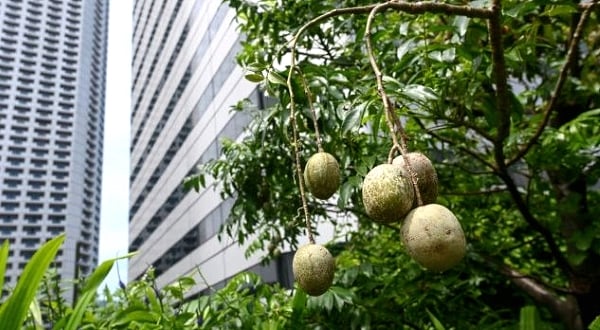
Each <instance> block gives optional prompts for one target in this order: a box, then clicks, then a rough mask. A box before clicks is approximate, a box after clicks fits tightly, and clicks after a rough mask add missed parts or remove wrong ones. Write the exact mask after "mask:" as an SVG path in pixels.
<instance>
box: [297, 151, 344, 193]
mask: <svg viewBox="0 0 600 330" xmlns="http://www.w3.org/2000/svg"><path fill="white" fill-rule="evenodd" d="M304 182H305V183H306V186H307V188H308V190H309V191H310V192H311V193H312V194H313V196H315V197H317V198H319V199H328V198H329V197H331V196H332V195H333V194H334V193H335V192H336V191H337V190H338V188H339V186H340V166H339V164H338V162H337V160H336V159H335V157H333V155H331V154H329V153H327V152H317V153H316V154H314V155H312V156H311V157H310V158H309V159H308V161H307V162H306V166H305V167H304Z"/></svg>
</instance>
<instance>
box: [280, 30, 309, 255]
mask: <svg viewBox="0 0 600 330" xmlns="http://www.w3.org/2000/svg"><path fill="white" fill-rule="evenodd" d="M298 33H300V32H298ZM297 36H299V34H297V35H296V37H295V38H294V40H295V41H294V42H293V43H292V53H291V57H292V59H291V64H290V70H289V72H288V77H287V82H286V84H287V88H288V92H289V93H290V124H291V125H292V131H293V142H292V144H293V145H294V154H295V163H296V164H295V165H296V175H297V177H298V187H299V189H300V199H301V200H302V210H303V211H304V222H305V224H306V236H308V241H309V242H310V243H311V244H315V239H314V237H313V234H312V226H311V224H310V214H309V212H308V204H307V202H306V191H305V190H304V177H303V175H302V167H301V166H300V145H299V139H298V125H297V124H296V102H295V101H294V97H295V95H294V88H293V86H292V74H293V73H294V71H295V67H296V42H297V40H298V39H297Z"/></svg>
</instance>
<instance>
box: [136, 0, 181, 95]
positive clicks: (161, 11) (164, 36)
mask: <svg viewBox="0 0 600 330" xmlns="http://www.w3.org/2000/svg"><path fill="white" fill-rule="evenodd" d="M166 4H167V1H163V2H162V6H160V9H159V10H158V15H157V16H156V17H162V15H163V12H164V11H165V6H166ZM172 18H173V14H171V18H170V19H169V21H172ZM160 22H161V20H159V19H157V20H156V21H155V22H154V26H152V32H150V37H149V38H148V42H147V43H146V50H145V51H144V55H142V58H143V59H147V58H148V52H149V51H150V45H152V43H153V41H154V36H155V34H156V30H157V29H158V25H159V23H160ZM167 36H168V33H165V34H163V39H165V38H166V37H167ZM159 52H160V51H159V50H157V54H155V60H156V59H157V58H156V55H158V54H159ZM136 54H137V52H136ZM146 62H147V61H142V62H141V63H140V65H139V66H138V67H137V68H136V69H135V71H136V72H137V73H136V75H135V79H134V80H133V85H136V84H137V81H138V79H139V77H140V73H141V71H142V70H141V67H142V66H143V65H144V64H145V63H146ZM149 71H152V70H149Z"/></svg>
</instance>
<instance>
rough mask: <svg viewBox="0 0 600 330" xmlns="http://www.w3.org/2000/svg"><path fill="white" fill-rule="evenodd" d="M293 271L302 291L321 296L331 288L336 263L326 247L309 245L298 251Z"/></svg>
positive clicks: (293, 263)
mask: <svg viewBox="0 0 600 330" xmlns="http://www.w3.org/2000/svg"><path fill="white" fill-rule="evenodd" d="M292 271H293V272H294V278H295V279H296V282H298V285H300V287H301V288H302V290H304V291H305V292H306V293H308V294H309V295H311V296H320V295H322V294H323V293H325V291H327V289H329V287H331V283H332V282H333V274H334V271H335V261H334V260H333V257H332V256H331V253H329V251H328V250H327V249H326V248H325V247H324V246H322V245H318V244H307V245H304V246H302V247H300V248H299V249H298V251H296V254H295V255H294V261H293V262H292Z"/></svg>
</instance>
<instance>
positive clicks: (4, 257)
mask: <svg viewBox="0 0 600 330" xmlns="http://www.w3.org/2000/svg"><path fill="white" fill-rule="evenodd" d="M7 261H8V240H7V239H5V240H4V243H2V247H1V248H0V290H2V289H4V273H5V272H6V262H7ZM0 295H1V294H0Z"/></svg>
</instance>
